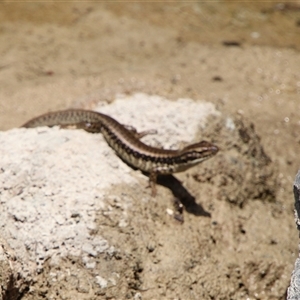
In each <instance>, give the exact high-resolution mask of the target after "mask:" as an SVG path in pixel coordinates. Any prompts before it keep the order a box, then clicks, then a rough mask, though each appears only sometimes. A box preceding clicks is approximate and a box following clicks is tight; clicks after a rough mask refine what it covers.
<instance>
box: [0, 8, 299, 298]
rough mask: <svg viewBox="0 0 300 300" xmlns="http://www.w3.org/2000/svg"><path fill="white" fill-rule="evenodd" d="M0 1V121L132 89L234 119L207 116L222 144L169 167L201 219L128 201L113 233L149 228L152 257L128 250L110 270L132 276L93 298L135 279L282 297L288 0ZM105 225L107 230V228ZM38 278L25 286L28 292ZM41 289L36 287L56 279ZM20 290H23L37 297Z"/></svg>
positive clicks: (291, 109)
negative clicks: (205, 156)
mask: <svg viewBox="0 0 300 300" xmlns="http://www.w3.org/2000/svg"><path fill="white" fill-rule="evenodd" d="M2 8H3V9H2V10H1V12H0V13H1V14H2V18H1V19H2V22H1V24H0V41H1V42H0V53H1V56H0V57H1V60H0V86H1V89H0V129H1V130H8V129H11V128H14V127H18V126H20V125H21V124H22V123H24V122H25V121H27V120H28V119H29V118H31V117H33V116H36V115H38V114H40V113H44V112H47V111H50V110H56V109H63V108H69V107H83V108H94V107H95V105H96V104H97V103H98V102H105V103H109V102H111V101H113V100H114V99H115V97H116V94H118V93H123V94H127V95H131V94H134V93H136V92H144V93H148V94H153V95H160V96H165V97H167V98H168V99H177V98H186V97H189V98H192V99H195V100H206V101H211V102H212V103H214V104H215V105H216V107H217V108H218V110H219V111H221V112H222V114H223V117H224V118H225V119H226V116H230V117H231V118H232V119H233V120H235V121H234V122H235V124H236V125H237V129H238V130H237V132H238V133H239V134H238V133H237V134H236V135H232V140H231V141H230V136H229V134H227V133H226V131H224V129H223V127H224V126H223V127H222V123H218V122H217V121H214V120H212V121H211V125H210V126H208V127H207V129H206V130H207V131H206V132H202V133H201V134H203V135H206V137H207V138H209V137H211V139H212V140H215V141H217V142H218V145H220V146H222V149H224V150H223V152H220V155H219V158H218V159H217V158H216V159H215V162H214V161H213V159H212V163H211V164H210V165H209V168H208V167H206V168H204V169H201V168H200V167H199V169H197V170H198V171H197V173H193V172H192V173H190V176H189V177H180V179H182V180H184V181H185V182H188V184H187V185H188V186H189V187H190V188H192V193H193V192H194V193H195V195H194V196H195V197H196V199H197V202H199V201H200V202H201V204H202V205H203V206H204V208H205V209H206V211H208V212H209V213H210V214H211V218H205V217H203V216H195V215H194V214H192V213H188V212H186V213H185V221H184V224H183V225H182V226H181V227H180V225H179V227H178V224H176V225H174V224H173V223H172V222H170V221H169V219H166V217H165V215H164V214H165V210H163V209H165V207H160V206H157V205H156V204H150V207H149V208H147V207H145V206H144V205H143V206H138V207H136V211H135V212H138V213H136V214H134V221H133V223H132V224H131V225H132V227H130V228H133V229H132V230H135V232H134V234H133V233H132V231H130V230H129V229H128V231H126V232H122V241H125V240H126V235H127V236H130V241H131V242H132V245H131V250H132V249H139V247H140V245H139V244H136V241H135V240H134V239H133V236H134V235H137V236H140V235H147V234H148V236H151V235H153V236H154V238H153V239H154V240H155V243H154V244H155V245H156V244H157V245H161V244H162V245H163V247H162V246H159V247H161V248H163V250H162V249H161V248H159V250H157V251H158V252H155V251H154V255H153V256H151V255H152V254H151V255H150V254H149V251H148V252H143V251H141V252H136V253H138V255H137V254H136V257H135V258H136V260H135V264H134V266H132V265H130V262H131V261H130V259H129V258H128V257H127V256H126V259H125V260H124V265H123V266H122V267H120V268H121V269H122V268H123V269H126V268H129V269H130V267H131V270H134V269H135V270H136V271H135V272H134V271H132V274H131V275H128V274H127V275H128V276H129V277H130V276H131V277H130V278H131V280H132V281H130V282H131V283H133V282H134V284H132V285H128V286H126V284H125V283H124V282H123V285H124V286H125V288H122V289H119V290H118V289H116V290H113V291H112V292H109V293H111V294H109V293H107V294H106V296H107V297H115V298H120V297H121V298H122V297H124V295H125V294H126V295H127V296H128V295H130V296H132V295H135V293H133V292H132V290H135V291H141V293H142V295H143V296H144V298H145V299H151V298H155V297H157V296H159V297H160V298H162V297H163V296H165V297H173V298H174V297H177V298H178V299H179V298H180V297H181V298H182V299H184V298H191V295H193V297H194V299H197V295H198V296H199V295H201V297H202V299H241V298H240V297H242V296H245V297H246V296H249V297H250V299H284V297H285V292H286V288H287V286H288V284H289V279H290V274H291V271H292V269H293V264H294V261H295V259H296V257H297V255H298V249H297V244H298V238H297V231H296V226H295V225H294V218H293V195H292V183H293V179H294V176H295V174H296V172H297V170H298V167H299V163H298V159H297V157H298V156H297V154H298V152H297V149H298V147H299V142H300V137H299V133H298V132H299V127H300V123H299V117H298V111H299V109H300V100H299V95H300V75H299V68H298V66H299V65H300V55H299V51H298V49H299V47H300V39H299V30H300V29H299V5H298V6H297V3H294V4H285V5H281V6H278V5H276V4H275V3H272V2H270V3H265V4H257V5H253V4H251V5H250V4H249V5H248V6H247V5H245V4H242V5H240V6H239V5H238V4H228V3H227V4H226V3H223V4H174V3H173V4H168V5H167V4H147V5H145V4H141V3H132V4H128V3H127V4H112V5H109V4H101V5H98V4H91V3H84V4H78V3H68V4H61V5H59V4H42V3H30V4H2ZM178 113H180V112H178ZM251 124H253V125H251ZM207 134H208V135H207ZM256 134H258V136H259V137H260V139H259V138H258V137H257V136H256ZM249 139H250V142H249ZM260 147H263V149H264V151H263V152H261V151H260V150H259V149H260ZM249 149H252V150H253V149H255V151H254V152H253V151H252V152H250V151H248V150H249ZM263 153H265V155H264V154H263ZM239 155H241V157H240V156H239ZM243 157H244V158H245V162H244V165H246V166H247V168H246V170H247V171H248V172H249V173H248V174H246V175H245V176H244V177H243V175H241V174H244V173H243V172H242V173H239V172H238V167H234V166H235V165H234V164H232V162H233V161H235V160H234V159H233V158H235V159H236V160H237V161H242V158H243ZM251 157H253V158H254V160H253V159H252V160H251ZM266 157H268V158H270V160H268V159H267V158H266ZM256 162H257V163H256ZM230 163H231V164H230ZM229 166H232V168H230V169H228V167H229ZM258 169H260V171H261V172H262V173H259V172H258ZM201 170H202V171H201ZM209 170H210V171H209ZM204 171H206V173H205V172H204ZM242 171H245V169H242ZM210 172H211V173H210ZM197 174H198V175H197ZM218 174H219V175H218ZM228 174H230V176H231V177H230V176H228ZM225 175H227V177H226V176H225ZM262 175H263V176H264V177H260V176H262ZM183 176H184V175H183ZM185 176H188V175H185ZM218 176H220V177H218ZM257 178H260V179H261V178H265V180H266V181H265V182H263V180H258V179H257ZM221 179H222V180H221ZM199 184H204V185H205V187H204V190H205V192H204V193H205V196H206V197H204V198H205V199H207V200H204V199H203V198H202V197H200V195H199V194H198V193H199V192H196V190H195V189H196V188H195V185H199ZM206 185H207V186H206ZM210 186H212V187H215V188H216V187H217V188H218V189H219V193H218V192H217V191H215V190H214V191H215V192H216V193H217V195H218V196H217V197H216V198H217V200H215V199H212V198H209V195H210V193H211V189H212V187H210ZM225 187H228V190H226V189H225ZM264 187H265V188H264ZM225 192H226V193H227V194H226V197H222V196H221V195H224V193H225ZM202 196H203V195H202ZM164 197H165V199H169V200H168V201H171V199H172V197H171V195H170V194H164ZM198 199H199V200H198ZM200 199H201V200H200ZM202 199H203V200H202ZM213 200H215V201H217V202H214V201H213ZM156 209H158V211H157V214H156V215H155V213H154V212H155V210H156ZM159 209H161V210H159ZM148 210H150V212H149V211H148ZM149 215H150V216H151V217H150V218H147V217H149ZM159 217H160V218H161V219H160V218H159ZM227 219H230V220H232V222H229V223H227V221H228V220H227ZM145 220H147V222H146V223H143V227H142V229H139V224H140V222H142V221H144V222H145ZM151 220H152V221H153V222H150V221H151ZM160 220H161V221H160ZM99 222H100V223H101V222H103V220H102V219H101V216H99ZM100 223H99V224H100ZM174 226H175V227H174ZM109 227H113V224H109ZM145 227H146V228H147V230H144V229H143V228H145ZM174 228H175V229H174ZM191 228H193V229H194V230H193V231H192V232H193V233H192V234H191V235H190V236H189V235H188V234H187V233H188V232H189V230H191ZM145 232H146V233H145ZM224 232H226V234H224ZM113 235H114V236H116V237H118V236H119V235H120V232H119V229H118V228H115V230H114V233H113ZM150 244H151V243H150ZM187 244H188V245H191V246H190V249H193V251H196V250H195V249H199V253H195V252H190V250H189V249H186V248H189V247H186V245H187ZM175 245H176V247H175ZM150 248H151V249H152V248H153V247H150ZM154 248H156V247H154ZM224 249H226V251H224ZM169 256H170V257H172V259H173V260H172V261H168V260H167V258H168V257H169ZM123 257H124V256H123ZM208 257H209V259H208V263H205V262H204V260H205V259H207V258H208ZM204 258H205V259H204ZM138 261H139V262H138ZM174 261H175V266H174ZM140 262H141V263H143V266H144V268H139V265H140ZM126 264H127V265H126ZM151 264H154V265H158V266H159V265H160V264H162V266H163V270H160V271H161V273H159V274H160V276H154V275H153V274H152V275H151V276H148V277H147V276H146V274H145V272H143V270H146V269H147V267H148V268H149V266H150V265H151ZM178 264H179V265H178ZM128 266H130V267H128ZM177 266H178V270H179V271H178V274H177V276H179V275H182V276H179V277H180V278H179V279H178V277H175V275H174V274H176V268H175V267H177ZM215 266H218V268H216V267H215ZM49 268H50V267H49ZM216 269H217V271H218V273H214V271H216ZM147 270H149V269H147ZM124 272H125V271H124ZM125 273H126V272H125ZM125 273H124V274H125ZM207 274H210V275H207ZM205 279H207V280H205ZM39 280H42V279H39ZM41 282H42V281H41ZM41 282H39V281H37V283H35V284H36V288H37V290H38V289H39V288H41V286H42V284H41ZM137 282H138V283H137ZM149 286H150V288H149ZM224 287H226V288H224ZM43 288H44V290H43V291H42V294H43V293H44V294H43V295H45V293H46V294H47V289H46V290H45V287H43ZM52 288H53V290H51V288H49V293H52V292H53V291H54V290H55V289H59V288H61V287H59V288H58V287H57V286H53V287H52ZM143 288H144V289H145V290H144V289H143ZM124 290H125V291H126V292H124ZM146 290H147V291H146ZM191 290H194V291H195V294H193V293H191ZM24 291H25V293H24V296H23V298H24V299H38V296H37V295H41V294H38V292H37V294H34V293H33V294H27V293H26V291H27V290H26V289H24ZM24 291H23V292H24ZM118 292H120V294H118ZM121 293H123V294H121ZM200 293H201V294H200ZM70 295H71V294H70ZM70 295H69V296H68V295H66V296H65V297H66V299H68V297H69V298H70V297H71V296H72V295H73V294H72V295H71V296H70ZM73 296H74V295H73ZM102 296H103V295H102ZM82 297H83V296H82ZM103 297H104V296H103ZM57 299H60V298H59V297H58V298H57ZM82 299H85V298H84V297H83V298H82ZM89 299H92V298H89Z"/></svg>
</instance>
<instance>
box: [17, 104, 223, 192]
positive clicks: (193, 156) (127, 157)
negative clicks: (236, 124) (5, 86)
mask: <svg viewBox="0 0 300 300" xmlns="http://www.w3.org/2000/svg"><path fill="white" fill-rule="evenodd" d="M55 125H60V126H62V127H67V126H75V128H82V129H84V130H86V131H88V132H93V133H97V132H101V133H102V134H103V136H104V138H105V140H106V141H107V143H108V144H109V146H110V147H111V148H112V149H113V150H114V151H115V152H116V154H117V155H118V156H119V157H120V158H121V159H122V160H124V161H125V162H126V163H128V164H129V165H131V166H133V167H134V168H136V169H139V170H141V171H143V172H146V173H148V174H149V183H150V187H151V189H152V195H153V196H155V194H156V178H157V175H164V174H172V173H176V172H182V171H185V170H187V169H189V168H191V167H193V166H195V165H197V164H199V163H200V162H202V161H204V160H206V159H208V158H210V157H212V156H214V155H215V154H216V153H217V152H218V151H219V149H218V147H217V146H216V145H213V144H211V143H209V142H207V141H201V142H199V143H195V144H191V145H189V146H187V147H184V148H183V149H181V150H166V149H160V148H155V147H151V146H148V145H146V144H144V143H143V142H142V141H140V138H141V137H142V136H144V135H146V134H148V133H150V131H148V132H143V133H137V132H136V130H134V128H129V127H128V126H124V125H122V124H120V123H119V122H118V121H116V120H115V119H113V118H111V117H110V116H108V115H105V114H102V113H99V112H95V111H91V110H83V109H69V110H62V111H56V112H50V113H46V114H44V115H41V116H38V117H36V118H34V119H31V120H30V121H28V122H26V123H25V124H24V125H23V126H22V127H26V128H33V127H39V126H50V127H51V126H55Z"/></svg>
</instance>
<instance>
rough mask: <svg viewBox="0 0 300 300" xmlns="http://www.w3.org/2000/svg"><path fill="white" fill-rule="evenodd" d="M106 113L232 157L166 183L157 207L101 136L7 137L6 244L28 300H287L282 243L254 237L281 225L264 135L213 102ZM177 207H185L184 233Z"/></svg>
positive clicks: (39, 132) (26, 132)
mask: <svg viewBox="0 0 300 300" xmlns="http://www.w3.org/2000/svg"><path fill="white" fill-rule="evenodd" d="M124 105H125V106H124ZM126 107H127V108H126ZM158 108H159V109H158ZM157 109H158V110H157ZM172 109H174V110H175V111H181V112H182V113H181V114H177V115H176V114H175V113H173V112H172ZM197 110H198V111H197ZM101 111H103V112H106V113H109V114H110V115H112V116H114V117H116V119H120V118H121V120H120V121H121V122H122V123H125V124H126V123H127V124H128V122H127V121H126V120H127V119H128V120H130V124H132V125H133V126H135V127H136V128H137V129H138V130H139V129H142V130H144V129H149V128H152V129H153V128H158V129H160V128H164V126H166V128H165V129H167V131H166V132H163V133H162V134H161V133H159V134H158V135H157V137H156V138H157V139H158V140H157V141H155V140H154V139H153V141H152V142H153V143H154V144H167V145H168V143H169V145H172V144H173V146H174V145H176V143H178V142H179V141H180V140H184V138H183V137H182V136H181V135H184V133H187V132H189V134H188V137H189V139H190V142H194V141H197V140H201V139H206V140H209V141H211V142H213V143H216V144H217V145H218V146H220V148H221V151H220V153H219V154H218V155H217V156H216V157H213V158H212V159H210V160H209V161H207V162H204V163H202V164H201V165H199V166H198V167H195V168H192V169H191V170H189V171H187V172H184V173H182V174H178V175H176V177H177V178H180V181H181V182H179V181H178V180H177V179H176V178H175V177H173V176H168V177H162V178H161V179H160V180H159V186H158V196H157V197H156V198H151V196H150V191H149V189H146V186H147V178H146V177H145V176H144V175H142V174H141V173H140V172H138V171H134V170H132V169H131V168H130V167H128V166H127V165H126V164H124V163H123V162H122V161H121V160H120V159H119V158H118V157H117V156H116V155H115V154H114V152H113V150H112V149H111V148H109V147H108V146H107V145H106V143H105V141H104V140H103V138H102V136H101V135H100V134H99V135H98V134H89V133H87V132H84V131H80V130H66V129H59V128H58V127H57V128H53V129H50V128H45V127H41V128H37V129H24V128H21V129H13V130H10V131H7V132H2V133H1V134H0V145H1V147H0V149H1V153H0V156H1V158H2V165H1V173H0V191H1V207H0V213H1V216H2V218H1V221H0V226H1V234H2V236H3V238H5V240H6V241H7V243H8V244H9V246H10V247H11V248H12V249H13V251H14V252H15V255H16V261H17V262H18V264H19V266H20V270H19V272H18V276H19V278H21V279H22V285H19V283H18V282H17V281H16V279H17V278H15V277H14V276H15V274H13V279H14V280H13V282H15V285H14V287H15V288H16V289H17V290H19V293H20V294H24V296H23V298H24V299H37V298H40V297H46V298H48V299H74V298H76V299H97V297H99V296H102V297H104V298H111V297H112V298H119V299H124V298H127V297H129V298H131V297H137V298H145V299H149V298H153V297H159V298H161V297H167V298H170V297H178V296H181V297H183V298H189V299H199V296H200V298H201V299H209V298H211V297H213V298H220V299H221V298H224V299H225V298H228V297H231V298H234V299H240V298H241V297H246V296H249V297H251V296H253V295H259V297H260V298H264V297H267V298H268V297H274V295H280V294H281V295H283V294H284V292H285V286H286V283H285V281H284V280H283V278H285V276H287V274H289V270H288V269H287V268H286V267H285V263H284V261H282V259H280V256H278V255H279V253H277V252H278V251H282V250H279V249H278V250H277V249H276V244H277V243H278V241H279V240H280V239H281V238H280V235H277V236H276V237H275V236H265V233H264V230H260V233H257V232H256V230H257V228H252V227H253V226H252V222H253V220H255V219H259V220H260V221H259V223H260V226H261V225H262V224H264V223H265V222H266V223H265V225H263V226H266V225H267V224H268V225H272V224H273V223H276V222H277V221H278V218H280V215H281V211H280V209H278V208H277V209H276V207H278V203H277V200H276V189H277V185H276V180H275V179H276V177H277V172H276V168H274V165H273V164H272V163H271V160H270V159H269V157H268V156H267V154H266V153H265V152H264V150H263V148H262V146H261V144H260V139H259V138H258V136H257V134H256V133H255V130H254V126H253V125H252V124H251V123H249V122H248V121H247V120H243V118H242V117H241V116H238V115H237V116H236V117H224V116H222V115H221V113H220V112H219V111H217V110H216V109H215V108H214V106H213V105H212V104H211V103H203V102H199V101H192V100H191V99H184V100H178V101H175V102H174V101H168V100H167V99H163V98H160V97H157V96H148V95H145V94H138V95H135V96H133V97H125V98H123V99H120V100H117V101H115V102H114V103H112V104H111V105H108V106H102V107H101ZM141 111H144V112H145V113H144V114H143V115H141V114H138V113H137V112H141ZM193 114H195V116H197V117H196V118H195V117H193ZM121 115H123V117H122V116H121ZM151 115H153V116H155V115H156V116H157V118H155V119H153V118H151ZM160 115H161V116H160ZM200 115H201V117H200ZM119 117H120V118H119ZM122 118H123V119H122ZM148 118H149V119H148ZM164 122H165V123H164ZM142 123H145V124H144V127H143V126H142ZM164 124H165V125H164ZM182 129H184V130H182ZM159 131H160V130H159ZM172 132H174V134H172ZM175 132H177V136H176V135H175ZM151 137H152V136H149V137H147V138H148V139H151ZM152 138H154V136H153V137H152ZM186 142H187V141H186ZM161 185H162V186H164V187H166V188H162V187H161ZM174 199H177V200H176V202H177V203H178V201H179V200H181V201H182V203H183V204H184V206H185V211H184V213H183V215H182V216H181V218H183V221H184V222H183V224H181V223H180V222H178V221H176V219H178V216H177V215H176V214H177V211H174V209H175V207H173V205H172V201H174ZM262 210H265V211H269V212H272V214H267V215H266V214H265V213H263V214H261V211H262ZM174 216H175V217H176V218H174ZM266 216H267V218H266ZM254 233H255V234H254ZM253 234H254V235H253ZM258 241H259V243H258ZM186 245H189V247H188V248H187V247H186ZM266 252H269V253H270V256H268V257H266V256H265V253H266ZM275 257H277V259H276V260H274V258H275ZM216 266H217V268H216ZM4 274H6V272H4ZM24 282H25V284H27V287H26V288H24ZM220 283H221V284H220ZM266 285H268V286H270V289H269V290H266V289H265V286H266ZM4 288H5V287H4ZM6 289H7V287H6ZM5 291H6V290H5Z"/></svg>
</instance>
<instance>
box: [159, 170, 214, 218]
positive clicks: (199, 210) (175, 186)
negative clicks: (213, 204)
mask: <svg viewBox="0 0 300 300" xmlns="http://www.w3.org/2000/svg"><path fill="white" fill-rule="evenodd" d="M157 184H159V185H162V186H164V187H166V188H168V189H170V190H171V191H172V193H173V195H174V197H175V199H176V200H175V202H176V201H177V200H179V201H180V203H181V204H182V205H183V206H184V208H185V210H186V211H187V212H188V213H190V214H193V215H195V216H202V217H211V214H210V213H209V212H207V211H206V210H205V209H204V208H203V207H202V206H201V204H198V203H196V201H195V197H193V196H192V195H191V194H190V193H189V192H188V190H187V189H186V188H185V187H184V186H183V185H182V184H181V182H180V181H179V180H178V179H177V178H175V177H174V176H173V175H163V176H158V177H157ZM175 205H178V204H176V203H175Z"/></svg>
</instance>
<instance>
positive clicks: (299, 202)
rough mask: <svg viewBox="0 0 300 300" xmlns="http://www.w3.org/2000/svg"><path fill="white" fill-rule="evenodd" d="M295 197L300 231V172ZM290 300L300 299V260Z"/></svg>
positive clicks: (296, 217)
mask: <svg viewBox="0 0 300 300" xmlns="http://www.w3.org/2000/svg"><path fill="white" fill-rule="evenodd" d="M294 196H295V222H296V225H297V228H298V230H300V171H298V174H297V175H296V178H295V182H294ZM287 299H288V300H297V299H300V259H299V258H297V260H296V262H295V268H294V271H293V274H292V278H291V284H290V286H289V288H288V297H287Z"/></svg>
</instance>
